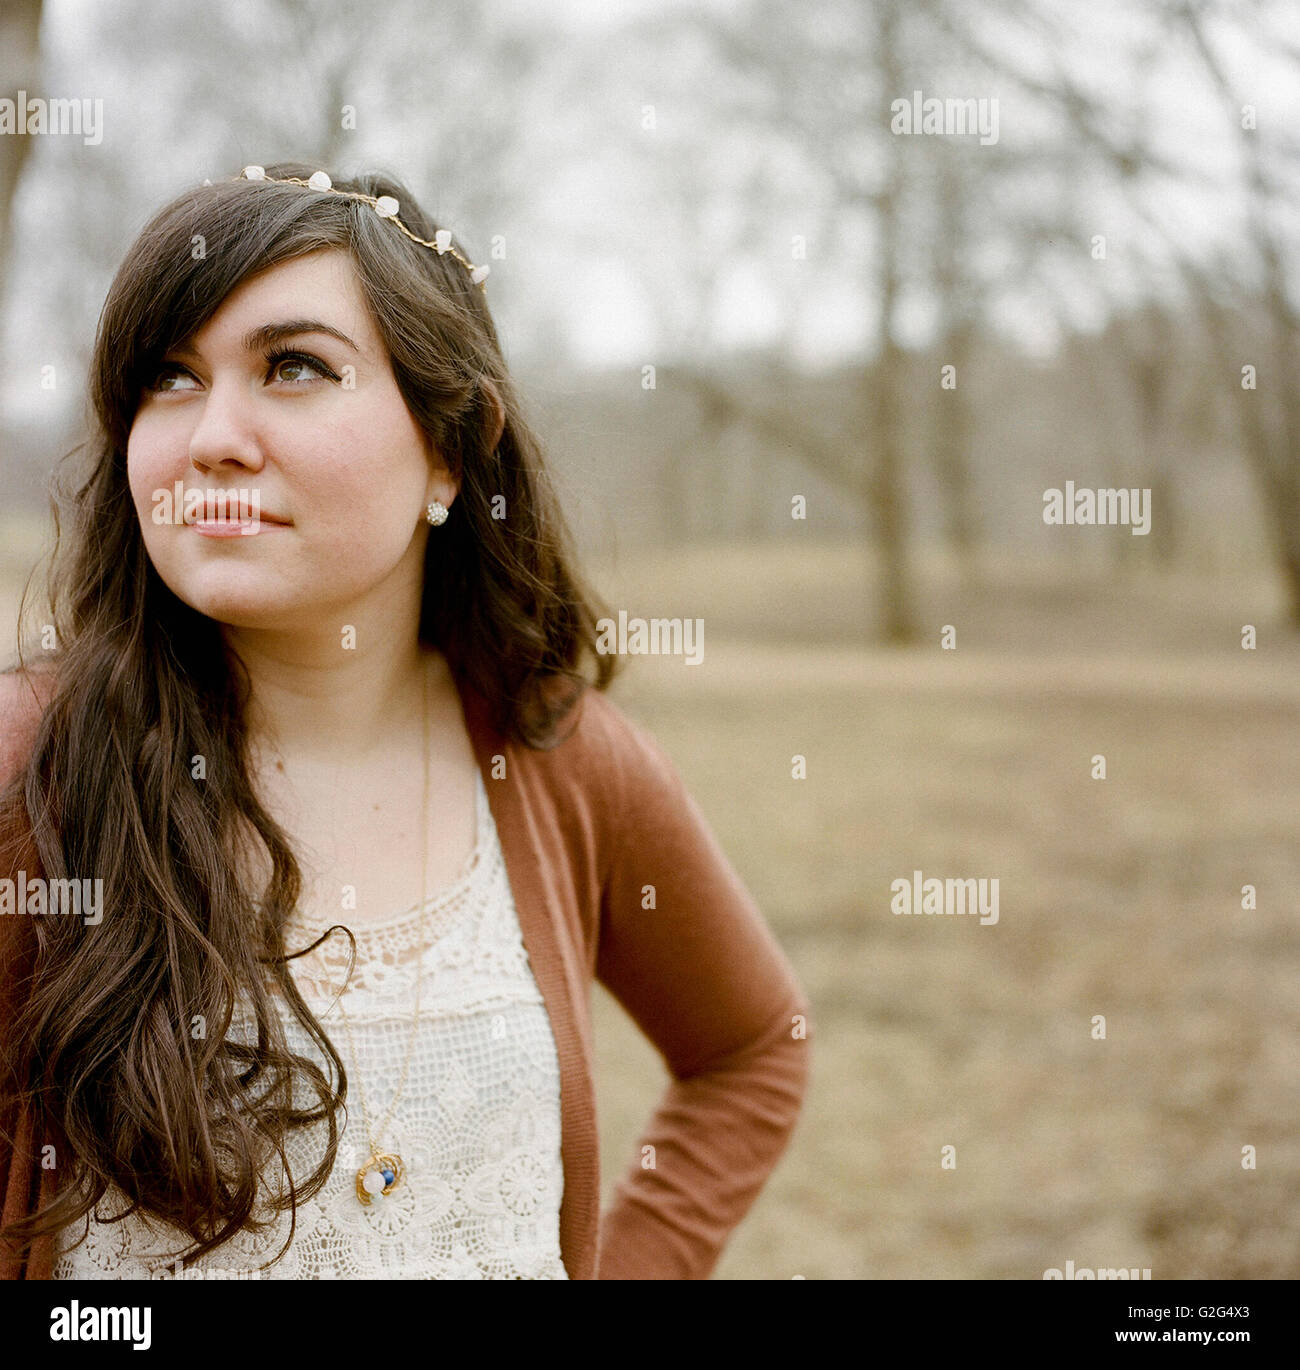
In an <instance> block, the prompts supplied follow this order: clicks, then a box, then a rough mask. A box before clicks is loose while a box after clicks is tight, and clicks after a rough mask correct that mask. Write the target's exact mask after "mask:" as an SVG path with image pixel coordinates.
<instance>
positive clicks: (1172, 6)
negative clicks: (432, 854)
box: [0, 0, 1300, 1279]
mask: <svg viewBox="0 0 1300 1370" xmlns="http://www.w3.org/2000/svg"><path fill="white" fill-rule="evenodd" d="M0 76H2V79H0V96H10V97H12V96H14V95H15V94H16V93H17V92H18V91H19V90H24V91H26V92H27V93H28V94H29V95H39V96H45V97H63V98H78V99H90V100H95V99H102V101H103V131H102V140H100V141H99V142H97V143H95V144H94V145H87V143H86V142H85V141H84V140H83V139H81V138H78V137H73V136H0V234H3V240H2V242H0V273H2V287H0V288H2V293H0V311H2V312H0V324H2V329H3V331H2V333H0V348H2V353H0V355H2V356H3V369H2V372H0V444H2V447H0V460H2V461H3V482H2V484H0V491H2V492H3V493H2V494H0V624H2V625H3V626H4V632H5V634H6V636H7V637H9V638H10V641H11V643H12V634H11V631H10V627H9V625H11V624H13V623H14V621H15V616H16V610H17V604H18V597H19V594H20V592H21V589H22V586H23V583H24V582H25V580H26V579H27V577H28V576H29V574H30V573H31V572H32V570H33V568H34V567H36V566H37V564H38V562H39V560H40V558H41V555H42V552H43V550H44V548H45V547H46V545H47V541H48V531H49V520H48V514H47V510H48V499H47V496H46V494H45V485H46V482H47V480H48V478H49V475H50V471H51V469H52V466H53V464H54V461H55V459H56V458H57V457H58V456H60V455H61V454H62V453H63V452H64V451H66V450H68V449H70V448H71V447H72V446H73V445H74V444H75V443H76V442H77V441H78V438H79V435H80V431H81V425H82V423H83V422H84V413H85V405H84V387H83V375H84V370H85V365H86V361H87V359H88V356H89V349H90V345H91V341H92V338H93V333H94V325H95V320H96V317H97V314H98V310H99V307H100V305H101V303H102V300H103V297H104V293H105V291H106V289H107V286H108V283H109V281H110V279H111V276H112V273H113V270H114V269H115V267H116V265H117V263H118V261H119V260H120V257H121V255H122V253H123V251H124V250H125V248H126V246H127V245H128V243H129V242H130V240H131V239H132V237H133V236H134V234H135V233H136V232H137V231H138V229H139V228H140V227H141V226H142V224H143V223H144V221H145V219H146V218H147V217H148V215H149V214H150V213H151V212H152V211H153V210H154V209H155V208H156V207H157V206H158V205H159V204H161V203H162V202H163V200H165V199H166V198H169V197H170V196H171V195H173V194H174V193H176V192H177V191H178V190H180V189H182V188H183V187H184V186H185V185H187V184H193V183H196V182H199V181H201V180H203V179H204V178H205V177H211V178H213V179H217V178H219V177H223V176H228V175H232V174H235V173H237V172H238V170H239V168H240V167H241V166H243V165H245V164H246V163H249V162H257V163H262V164H270V163H271V162H273V161H277V160H281V159H284V158H288V157H300V158H302V159H304V160H307V161H310V162H314V163H315V164H317V165H319V166H321V167H323V168H325V169H327V170H329V171H331V172H333V173H336V174H347V173H348V172H350V171H352V170H355V169H360V168H365V167H370V166H382V167H384V168H387V169H390V170H392V171H395V172H396V173H397V174H398V175H400V176H401V177H402V178H403V179H404V180H406V181H407V183H408V184H410V185H411V187H412V189H413V190H414V191H415V193H416V194H417V195H418V196H419V197H420V199H421V200H422V202H423V203H424V204H425V205H426V207H427V208H428V209H429V210H430V211H431V212H432V213H433V214H434V215H435V216H436V217H437V218H438V219H439V220H440V221H442V222H444V223H447V224H449V225H450V226H452V227H453V228H454V230H455V232H456V234H457V236H458V238H459V239H460V240H461V241H462V242H464V243H465V244H466V247H467V250H468V251H469V253H470V255H471V257H472V259H473V260H475V261H484V260H486V261H489V262H490V264H491V267H492V275H491V277H490V281H489V287H488V293H489V301H490V304H491V307H492V309H493V312H494V315H495V317H496V319H497V322H498V326H499V328H500V330H501V333H502V338H503V342H504V345H505V347H506V352H507V359H508V361H509V362H510V363H511V365H512V366H513V368H514V371H515V373H516V376H517V379H518V381H519V383H520V386H521V388H522V390H523V392H524V394H525V395H526V397H528V399H529V400H530V402H531V404H532V407H533V414H534V419H535V422H536V426H537V427H538V429H539V430H540V432H541V434H542V436H543V437H544V439H545V440H546V442H547V444H548V447H549V450H550V452H551V456H552V460H553V463H554V466H555V470H556V472H557V477H558V480H559V483H560V486H561V489H562V491H563V492H564V493H565V495H566V497H567V507H568V508H569V509H570V511H571V516H572V519H573V522H574V525H575V528H576V531H577V532H578V534H579V537H580V541H581V544H582V547H583V549H584V552H585V555H586V559H587V562H588V565H589V567H590V570H591V572H592V573H593V577H594V579H595V580H596V582H597V583H598V585H599V586H600V587H601V588H602V590H603V591H604V592H605V595H606V597H607V599H608V601H609V603H610V604H611V606H613V607H614V608H616V609H617V608H624V609H626V610H627V611H628V613H629V614H632V615H638V614H640V615H645V616H662V615H685V616H689V617H700V618H702V619H703V620H704V623H705V628H706V632H705V653H704V662H703V664H702V665H700V666H698V667H693V666H688V665H686V664H685V662H683V661H682V660H681V659H679V658H678V659H674V658H668V657H660V658H638V659H634V660H632V661H630V662H629V669H628V671H627V675H626V679H625V680H624V681H622V682H621V683H620V684H619V685H618V687H617V691H616V694H617V697H618V698H619V699H620V701H621V702H622V703H623V704H624V706H625V707H626V708H628V709H629V711H631V712H633V713H634V714H635V715H636V716H638V717H640V718H641V719H643V720H644V721H645V722H646V723H647V724H648V725H649V726H650V727H651V728H652V729H653V730H654V731H655V733H656V735H657V736H658V737H659V738H660V739H661V741H662V742H663V743H664V745H665V746H666V747H667V748H668V750H669V751H670V752H671V754H672V755H673V756H674V758H675V760H676V761H677V763H678V765H679V767H680V769H681V770H682V773H683V775H684V777H685V778H686V780H687V783H688V785H689V786H690V787H691V789H692V790H693V792H694V793H695V794H696V795H697V796H698V798H699V800H700V802H701V804H702V806H703V807H704V809H705V811H706V813H707V814H708V816H709V818H710V820H711V822H712V823H713V825H714V827H715V829H716V831H717V833H718V836H719V838H720V840H721V841H722V843H723V845H724V847H725V848H726V850H727V851H728V853H729V854H730V855H731V857H732V860H733V861H734V863H735V864H736V866H737V868H738V869H739V871H740V872H741V874H742V876H743V877H744V878H745V880H746V882H747V883H748V884H749V886H750V888H751V889H752V890H753V891H754V893H755V896H756V897H757V899H758V901H759V903H760V905H761V906H762V908H763V910H764V913H765V915H766V916H767V917H768V919H769V921H770V922H771V923H772V925H773V927H774V929H775V930H776V932H777V934H778V936H779V937H780V939H781V941H782V944H783V945H784V946H785V947H786V949H787V951H788V952H789V954H790V956H791V959H792V960H793V962H794V964H795V966H796V968H797V970H798V971H799V974H800V976H801V977H802V978H803V980H804V983H805V985H806V987H807V989H808V991H809V993H810V995H811V996H812V1000H813V1004H814V1010H815V1020H814V1025H813V1033H814V1039H815V1047H814V1060H815V1078H814V1085H813V1090H812V1092H811V1094H810V1097H809V1101H808V1104H807V1106H806V1110H805V1115H804V1117H803V1119H802V1120H801V1122H800V1126H799V1130H798V1131H797V1132H796V1135H795V1139H794V1141H793V1143H792V1146H791V1149H790V1151H789V1153H788V1154H787V1156H786V1158H785V1159H784V1160H783V1161H782V1163H781V1165H780V1167H779V1168H778V1170H777V1171H776V1172H775V1174H774V1176H773V1178H772V1180H771V1182H770V1184H769V1186H768V1188H767V1189H766V1190H765V1192H764V1194H763V1196H762V1198H761V1199H760V1200H759V1202H758V1204H757V1205H756V1207H755V1209H754V1211H753V1213H752V1214H751V1216H750V1217H749V1218H748V1219H747V1220H746V1222H745V1223H744V1224H743V1225H742V1227H741V1228H740V1229H739V1230H738V1231H737V1233H736V1235H735V1237H734V1238H733V1240H732V1242H731V1243H730V1245H729V1247H728V1249H727V1251H726V1253H725V1255H724V1257H723V1260H722V1262H721V1264H720V1266H719V1269H718V1275H719V1277H721V1278H768V1277H776V1278H789V1277H791V1276H793V1275H803V1276H806V1277H808V1278H841V1279H842V1278H849V1279H856V1278H897V1277H912V1276H922V1277H940V1278H951V1277H988V1278H1004V1277H1013V1278H1024V1277H1029V1278H1041V1276H1042V1272H1043V1271H1044V1270H1045V1269H1047V1268H1051V1267H1064V1265H1065V1263H1066V1261H1067V1260H1073V1261H1074V1263H1075V1264H1076V1265H1077V1266H1090V1267H1099V1266H1105V1267H1132V1266H1140V1267H1151V1268H1152V1274H1153V1277H1154V1278H1156V1279H1171V1278H1185V1277H1191V1276H1209V1277H1220V1278H1241V1277H1266V1278H1268V1277H1283V1276H1290V1277H1294V1276H1296V1275H1297V1274H1300V1254H1298V1253H1300V1216H1298V1215H1297V1199H1296V1196H1297V1193H1300V1183H1298V1181H1300V1140H1297V1129H1296V1122H1297V1118H1300V1107H1298V1105H1300V1078H1298V1077H1297V1070H1296V1064H1297V1062H1296V1055H1297V1052H1296V1042H1297V1036H1296V1031H1297V1028H1300V980H1298V979H1297V974H1296V972H1297V969H1300V941H1298V939H1297V927H1296V914H1297V911H1298V910H1297V905H1298V898H1297V891H1298V890H1300V861H1298V860H1297V843H1296V836H1297V826H1296V818H1295V815H1296V811H1297V801H1298V800H1300V754H1298V752H1297V747H1296V736H1297V733H1296V725H1297V722H1298V721H1300V676H1298V674H1297V666H1300V320H1298V317H1297V308H1298V301H1300V280H1298V279H1297V268H1298V266H1300V253H1298V251H1297V245H1298V243H1300V237H1298V234H1297V229H1298V228H1300V158H1298V156H1297V154H1298V153H1300V79H1298V77H1300V12H1297V10H1296V9H1295V7H1294V6H1293V5H1288V4H1285V3H1251V2H1250V0H1236V2H1235V3H1219V2H1218V0H1204V2H1202V0H1144V2H1143V3H1139V4H1121V3H1118V2H1117V0H1102V3H1097V4H1090V5H1088V6H1080V5H1077V4H1070V3H1067V0H987V3H983V4H959V3H957V0H912V2H911V3H907V4H904V3H902V2H901V0H814V2H813V3H809V4H806V5H792V4H777V3H773V0H693V2H692V3H680V4H678V3H669V2H667V0H659V2H658V3H630V2H626V0H625V3H603V4H602V3H597V2H596V0H564V2H563V3H558V2H557V3H553V4H548V5H545V6H541V5H536V4H528V3H525V0H444V3H442V4H439V5H438V6H437V7H432V8H431V7H429V6H428V5H424V4H417V3H415V0H392V2H391V3H386V4H377V5H374V6H371V5H363V4H361V3H360V2H359V0H316V3H311V4H308V3H305V0H234V2H233V3H229V4H223V5H221V6H211V7H206V8H205V10H204V11H202V12H199V11H195V10H193V9H189V8H178V7H174V6H165V5H160V4H157V3H145V2H144V0H111V2H110V3H98V4H92V3H89V0H44V3H42V0H6V3H5V6H4V8H3V10H0ZM915 91H919V92H921V93H922V98H930V97H937V98H939V99H963V100H966V99H969V100H971V101H976V100H979V101H986V102H993V103H995V104H996V108H997V111H998V131H997V138H996V140H985V141H982V140H981V139H980V137H979V136H977V135H973V134H970V133H964V134H963V133H958V132H951V131H950V132H945V133H932V134H920V135H908V134H900V133H895V132H893V131H892V128H891V123H892V116H891V105H892V104H893V102H894V101H896V100H900V99H902V100H906V101H908V102H909V103H910V102H911V100H912V96H913V92H915ZM1067 480H1068V481H1073V482H1074V483H1075V485H1076V486H1081V487H1121V486H1122V487H1129V488H1141V489H1149V490H1150V491H1151V509H1152V521H1151V531H1150V533H1149V535H1147V536H1134V535H1133V534H1132V532H1131V531H1130V529H1129V528H1127V527H1053V526H1048V525H1046V524H1045V523H1044V521H1043V495H1044V491H1045V490H1047V489H1049V488H1051V487H1057V488H1063V487H1064V486H1065V483H1066V481H1067ZM800 497H802V500H803V506H802V507H800V505H799V499H800ZM796 511H798V512H800V513H803V514H804V515H805V516H804V517H793V516H792V513H794V512H796ZM1246 625H1251V626H1253V628H1254V630H1255V645H1253V646H1249V647H1247V648H1245V649H1244V647H1243V629H1244V628H1245V626H1246ZM946 627H951V628H952V629H954V630H955V638H954V636H953V635H950V637H949V644H950V645H949V647H947V648H945V647H944V646H943V645H942V635H943V633H944V629H945V628H946ZM5 655H6V656H12V655H13V653H12V651H9V650H7V651H6V653H5ZM1097 754H1102V755H1105V756H1106V758H1107V766H1108V771H1107V778H1106V779H1105V780H1104V781H1102V780H1098V779H1094V778H1093V775H1092V772H1093V764H1092V758H1093V757H1094V756H1095V755H1097ZM795 756H802V757H805V758H807V778H806V779H798V780H796V779H793V778H792V758H794V757H795ZM918 868H919V869H921V870H923V871H924V872H925V873H926V874H927V875H930V874H935V875H940V876H973V877H979V876H989V877H998V878H999V879H1000V883H1001V897H1002V911H1001V918H1000V921H999V923H998V924H997V925H996V926H992V927H981V926H980V925H979V924H978V923H976V922H975V921H974V920H968V919H952V920H943V919H939V920H934V919H911V918H897V917H895V916H894V915H892V914H891V912H890V894H889V890H890V882H891V881H892V880H894V879H895V878H898V877H900V876H902V877H905V878H910V876H911V873H912V871H913V870H914V869H918ZM1245 886H1251V887H1253V889H1254V891H1255V893H1254V897H1253V898H1252V897H1250V896H1247V895H1245V894H1243V887H1245ZM595 1008H596V1012H597V1018H596V1028H597V1038H598V1047H599V1057H600V1079H599V1091H600V1100H601V1127H602V1163H603V1168H604V1179H605V1188H606V1193H607V1194H608V1190H609V1188H610V1186H611V1185H612V1183H613V1181H614V1180H615V1179H616V1178H617V1176H618V1174H619V1173H620V1172H621V1171H622V1169H623V1167H624V1166H625V1165H626V1164H627V1163H628V1160H629V1158H630V1157H631V1155H632V1152H633V1146H634V1143H635V1141H636V1139H637V1136H638V1129H639V1127H640V1125H641V1124H642V1123H643V1121H644V1120H645V1117H646V1116H647V1113H648V1110H649V1108H650V1106H651V1105H652V1104H653V1102H654V1100H655V1098H656V1097H657V1095H658V1093H659V1090H660V1089H661V1087H662V1082H663V1078H664V1076H663V1070H662V1066H661V1064H660V1063H659V1058H658V1057H657V1055H656V1054H655V1052H654V1050H653V1048H652V1047H651V1046H650V1045H649V1044H648V1043H647V1042H645V1041H644V1039H642V1038H641V1037H640V1036H639V1034H638V1033H637V1032H636V1030H635V1028H634V1027H633V1026H632V1024H631V1023H630V1022H629V1021H628V1020H627V1019H626V1018H625V1017H624V1016H622V1015H621V1013H620V1011H619V1010H618V1008H617V1006H616V1005H614V1003H613V1002H612V1000H609V999H608V996H605V995H604V994H603V991H599V990H598V991H597V992H596V996H595ZM1097 1015H1102V1016H1104V1017H1105V1018H1106V1022H1107V1035H1106V1037H1105V1038H1104V1039H1098V1038H1097V1037H1096V1036H1095V1034H1094V1028H1093V1019H1094V1018H1095V1017H1096V1016H1097ZM945 1146H954V1147H956V1156H957V1165H956V1168H955V1169H943V1168H942V1167H941V1164H940V1157H941V1148H942V1147H945ZM1244 1147H1253V1148H1255V1157H1256V1161H1255V1167H1254V1168H1253V1169H1252V1168H1246V1166H1244V1165H1243V1159H1242V1158H1243V1150H1242V1149H1243V1148H1244Z"/></svg>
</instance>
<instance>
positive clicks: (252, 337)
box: [244, 319, 361, 352]
mask: <svg viewBox="0 0 1300 1370" xmlns="http://www.w3.org/2000/svg"><path fill="white" fill-rule="evenodd" d="M300 333H324V334H326V335H327V336H329V337H331V338H337V339H338V340H339V341H340V342H343V343H347V345H348V346H349V347H350V348H351V349H352V350H353V351H354V352H360V351H361V349H360V348H359V347H358V346H357V345H356V343H354V342H353V341H352V339H351V338H349V337H348V335H347V334H346V333H344V332H342V331H340V330H339V329H337V328H335V327H334V326H333V325H332V324H327V323H322V322H321V320H320V319H285V320H284V321H283V322H282V323H264V324H262V325H260V326H259V327H257V328H250V329H249V330H248V332H247V333H245V334H244V350H245V351H247V352H260V351H261V350H262V349H263V348H266V347H270V346H271V345H272V344H273V343H278V342H280V341H281V339H283V338H292V337H295V336H297V335H298V334H300Z"/></svg>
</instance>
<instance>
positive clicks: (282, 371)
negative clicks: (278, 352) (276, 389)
mask: <svg viewBox="0 0 1300 1370" xmlns="http://www.w3.org/2000/svg"><path fill="white" fill-rule="evenodd" d="M270 375H271V378H273V379H275V380H280V381H284V382H285V383H286V384H288V385H301V384H303V383H304V382H306V381H313V380H324V379H326V377H327V376H329V375H332V373H331V372H329V370H328V368H327V367H325V365H324V364H323V363H322V362H317V361H313V360H312V359H311V358H310V357H281V358H280V359H279V360H273V361H272V363H271V371H270Z"/></svg>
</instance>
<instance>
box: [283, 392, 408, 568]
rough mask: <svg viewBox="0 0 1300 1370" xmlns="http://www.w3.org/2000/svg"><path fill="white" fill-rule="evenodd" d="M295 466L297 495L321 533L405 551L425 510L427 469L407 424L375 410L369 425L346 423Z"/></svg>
mask: <svg viewBox="0 0 1300 1370" xmlns="http://www.w3.org/2000/svg"><path fill="white" fill-rule="evenodd" d="M295 466H296V469H295V473H294V484H295V485H296V486H297V487H298V495H299V499H300V500H301V503H302V506H303V508H304V511H307V510H310V512H311V516H312V522H313V523H314V524H315V525H316V526H317V527H319V528H320V529H321V530H322V531H325V532H330V533H339V534H351V535H353V536H356V537H359V538H361V539H362V540H364V541H365V542H369V543H372V544H373V545H374V546H375V549H376V551H378V550H379V549H380V548H384V549H386V550H387V551H388V552H389V553H390V554H391V553H392V552H393V551H396V552H397V553H398V554H400V552H401V551H403V550H405V545H406V544H407V543H408V542H409V541H410V539H411V536H412V534H413V532H414V531H415V529H416V527H417V526H418V523H419V517H420V513H421V511H422V510H423V508H424V492H425V488H426V486H427V484H428V470H429V468H428V460H427V458H426V456H425V454H424V449H423V446H422V445H421V442H420V438H419V434H418V432H417V431H416V430H415V429H414V427H413V426H412V425H410V424H409V423H407V424H402V423H400V422H394V421H393V419H392V418H391V416H389V415H388V414H386V413H382V414H377V415H376V416H375V422H373V423H371V424H366V423H357V424H349V425H347V426H346V427H344V428H343V429H342V430H341V431H338V432H336V433H335V434H334V435H333V436H332V438H331V441H330V443H329V445H328V447H327V448H323V449H322V448H318V449H317V450H316V451H315V452H314V453H313V454H312V455H311V457H310V460H305V461H303V462H300V463H295ZM398 544H400V545H398Z"/></svg>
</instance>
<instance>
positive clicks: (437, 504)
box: [424, 500, 447, 528]
mask: <svg viewBox="0 0 1300 1370" xmlns="http://www.w3.org/2000/svg"><path fill="white" fill-rule="evenodd" d="M424 516H425V518H427V519H428V520H429V522H430V523H431V524H433V526H434V527H435V528H438V527H440V526H441V525H442V524H444V523H446V522H447V506H446V505H445V504H443V503H442V501H441V500H434V502H433V503H432V504H431V505H430V506H429V507H428V509H427V510H426V511H425V515H424Z"/></svg>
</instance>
